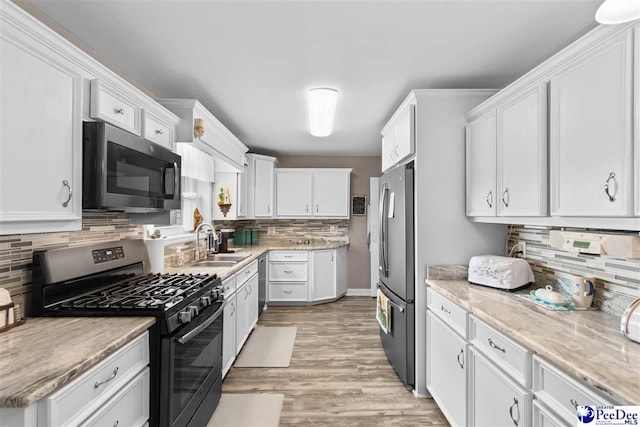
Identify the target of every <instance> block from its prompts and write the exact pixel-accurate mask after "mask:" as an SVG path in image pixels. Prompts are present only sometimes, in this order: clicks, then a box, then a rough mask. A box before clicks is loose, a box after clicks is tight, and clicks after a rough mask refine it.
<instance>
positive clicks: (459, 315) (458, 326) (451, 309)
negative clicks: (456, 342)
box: [427, 288, 468, 339]
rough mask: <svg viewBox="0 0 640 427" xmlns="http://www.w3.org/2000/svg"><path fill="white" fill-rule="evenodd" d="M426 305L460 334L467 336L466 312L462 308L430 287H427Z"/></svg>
mask: <svg viewBox="0 0 640 427" xmlns="http://www.w3.org/2000/svg"><path fill="white" fill-rule="evenodd" d="M427 307H428V308H429V309H430V310H431V311H432V312H433V314H435V315H436V316H438V317H439V318H440V319H442V321H444V322H445V323H446V324H447V325H449V326H451V328H452V329H453V330H455V331H456V332H457V333H458V334H460V336H462V337H463V338H465V339H466V338H467V321H468V313H467V312H466V311H465V310H464V309H462V308H460V307H458V306H457V305H456V304H454V303H452V302H451V301H449V300H448V299H447V298H445V297H443V296H442V295H440V294H439V293H438V292H436V291H434V290H432V289H431V288H427Z"/></svg>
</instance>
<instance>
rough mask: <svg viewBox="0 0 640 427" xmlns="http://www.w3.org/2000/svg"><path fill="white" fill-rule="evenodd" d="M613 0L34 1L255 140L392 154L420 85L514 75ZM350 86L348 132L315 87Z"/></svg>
mask: <svg viewBox="0 0 640 427" xmlns="http://www.w3.org/2000/svg"><path fill="white" fill-rule="evenodd" d="M601 1H602V0H535V1H531V0H530V1H525V0H501V1H483V0H423V1H397V0H386V1H364V0H360V1H339V0H333V1H312V0H290V1H271V0H262V1H259V0H253V1H249V0H240V1H239V0H235V1H212V0H199V1H178V0H173V1H168V0H137V1H133V0H128V1H123V0H119V1H116V0H90V1H80V0H31V3H32V4H34V5H35V6H37V7H38V8H39V9H40V10H41V11H42V12H44V13H45V14H46V15H48V16H49V17H51V18H52V19H53V20H54V21H57V22H58V23H60V24H61V25H62V26H64V27H65V28H66V29H68V30H69V31H70V32H71V33H73V34H74V35H75V36H76V37H77V38H79V39H80V40H81V41H82V42H83V43H84V44H86V45H87V47H89V48H90V49H93V50H95V51H96V52H97V53H99V55H100V56H102V57H103V58H104V59H105V60H106V61H107V62H108V63H110V64H112V65H114V66H115V67H117V68H119V69H121V70H124V71H125V72H126V73H127V74H128V75H129V76H130V77H131V78H133V79H134V80H136V81H138V82H139V83H140V84H141V85H143V86H144V87H146V88H148V89H149V90H150V91H151V92H153V93H155V94H156V95H157V96H158V97H162V98H196V99H198V100H200V101H201V102H202V103H203V104H204V105H205V106H206V107H207V108H209V110H210V111H211V112H212V113H213V114H214V115H215V116H216V117H218V118H219V119H220V120H221V121H222V122H223V123H224V124H225V125H226V126H227V127H228V128H229V129H230V130H231V131H232V132H233V133H234V134H235V135H236V136H237V137H238V138H240V140H242V142H244V143H245V144H246V145H247V146H249V147H250V148H251V149H252V151H255V152H261V153H265V154H274V155H278V154H279V155H282V154H299V155H301V154H318V155H319V154H322V155H379V154H380V136H379V132H380V129H381V128H382V127H383V126H384V124H385V122H386V121H387V120H388V118H389V117H390V116H391V114H392V113H393V111H394V110H395V109H396V107H397V106H398V105H399V103H400V102H401V101H402V99H404V97H405V96H406V95H407V93H408V92H409V90H411V89H429V88H437V89H443V88H501V87H504V86H505V85H507V84H508V83H509V82H511V81H513V80H514V79H516V78H517V77H519V76H520V75H522V74H523V73H525V72H526V71H527V70H529V69H531V68H532V67H533V66H535V65H536V64H538V63H540V62H541V61H543V60H544V59H546V58H548V57H549V56H551V55H552V54H553V53H555V52H557V51H558V50H560V49H561V48H562V47H564V46H566V45H567V44H568V43H570V42H571V41H573V40H575V39H577V38H578V37H579V36H581V35H582V34H584V33H585V32H586V31H587V30H589V29H591V28H593V27H595V25H596V23H595V21H594V18H593V16H594V13H595V11H596V9H597V7H598V6H599V4H600V3H601ZM316 86H328V87H334V88H337V89H338V90H339V92H340V95H339V100H338V108H337V114H336V120H335V128H334V132H333V134H332V135H331V136H329V137H326V138H316V137H313V136H311V135H310V134H309V132H308V130H307V117H306V112H307V108H306V90H307V89H309V88H311V87H316Z"/></svg>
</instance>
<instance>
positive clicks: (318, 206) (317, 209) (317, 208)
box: [316, 205, 320, 213]
mask: <svg viewBox="0 0 640 427" xmlns="http://www.w3.org/2000/svg"><path fill="white" fill-rule="evenodd" d="M318 212H320V205H316V213H318Z"/></svg>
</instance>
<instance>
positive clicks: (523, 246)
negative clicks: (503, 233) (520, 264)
mask: <svg viewBox="0 0 640 427" xmlns="http://www.w3.org/2000/svg"><path fill="white" fill-rule="evenodd" d="M513 253H514V256H517V257H519V258H526V257H527V242H518V243H516V245H515V246H514V249H513Z"/></svg>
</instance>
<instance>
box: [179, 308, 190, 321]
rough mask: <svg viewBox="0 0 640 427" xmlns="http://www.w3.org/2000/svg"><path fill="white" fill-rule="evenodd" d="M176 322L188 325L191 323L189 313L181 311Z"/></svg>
mask: <svg viewBox="0 0 640 427" xmlns="http://www.w3.org/2000/svg"><path fill="white" fill-rule="evenodd" d="M178 322H180V323H189V322H191V312H190V311H181V312H180V313H178Z"/></svg>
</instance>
